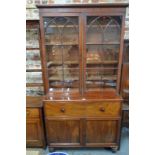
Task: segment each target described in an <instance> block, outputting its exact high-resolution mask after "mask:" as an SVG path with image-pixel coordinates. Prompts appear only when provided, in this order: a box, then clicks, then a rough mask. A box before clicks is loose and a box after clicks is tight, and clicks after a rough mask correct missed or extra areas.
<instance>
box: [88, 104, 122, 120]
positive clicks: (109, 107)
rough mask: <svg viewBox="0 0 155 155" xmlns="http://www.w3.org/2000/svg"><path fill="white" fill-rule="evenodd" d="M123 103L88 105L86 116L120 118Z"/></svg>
mask: <svg viewBox="0 0 155 155" xmlns="http://www.w3.org/2000/svg"><path fill="white" fill-rule="evenodd" d="M120 114H121V103H120V102H98V103H87V104H86V115H87V116H88V117H89V116H90V117H98V116H100V117H102V116H108V117H113V116H120Z"/></svg>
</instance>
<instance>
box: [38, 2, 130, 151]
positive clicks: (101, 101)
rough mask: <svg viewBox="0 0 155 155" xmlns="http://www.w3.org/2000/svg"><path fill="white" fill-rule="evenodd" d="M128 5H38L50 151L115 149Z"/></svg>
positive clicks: (45, 112) (117, 139)
mask: <svg viewBox="0 0 155 155" xmlns="http://www.w3.org/2000/svg"><path fill="white" fill-rule="evenodd" d="M127 6H128V4H121V3H117V4H55V5H38V6H37V7H38V8H39V14H40V34H41V36H40V37H41V58H42V72H43V81H44V89H45V93H46V97H45V99H44V101H43V103H44V104H43V107H44V117H45V126H46V127H45V128H46V138H47V143H48V146H49V148H50V149H52V148H58V147H60V148H62V147H111V148H112V149H113V150H117V149H118V148H119V143H120V125H121V107H122V104H121V102H122V98H121V96H120V95H119V93H120V80H121V66H122V50H123V37H124V22H125V21H124V19H125V10H126V7H127Z"/></svg>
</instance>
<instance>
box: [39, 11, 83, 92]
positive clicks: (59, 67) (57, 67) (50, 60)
mask: <svg viewBox="0 0 155 155" xmlns="http://www.w3.org/2000/svg"><path fill="white" fill-rule="evenodd" d="M79 18H80V17H79V16H78V14H68V15H65V16H64V15H63V14H62V16H61V14H59V15H58V16H53V17H52V16H50V17H43V18H42V20H41V23H42V24H43V30H44V31H43V33H44V34H42V42H43V47H42V49H43V59H44V60H43V66H44V68H45V69H44V70H45V73H44V80H45V83H46V86H45V87H46V91H47V92H48V91H50V92H57V91H59V92H70V91H72V92H79V91H80V89H81V88H80V77H81V75H80V73H81V71H80V64H81V57H80V52H79V51H80V50H79V49H80V45H79V42H80V41H79V40H80V39H79V38H80V37H79V31H80V30H79ZM44 57H45V58H44Z"/></svg>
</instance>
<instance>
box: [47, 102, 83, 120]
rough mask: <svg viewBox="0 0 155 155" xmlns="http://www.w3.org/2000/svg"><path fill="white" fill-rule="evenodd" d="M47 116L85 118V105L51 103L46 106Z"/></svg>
mask: <svg viewBox="0 0 155 155" xmlns="http://www.w3.org/2000/svg"><path fill="white" fill-rule="evenodd" d="M44 109H45V116H80V117H81V116H84V115H85V106H84V105H83V103H77V102H75V103H72V102H71V103H70V102H55V101H53V102H52V101H49V102H45V104H44Z"/></svg>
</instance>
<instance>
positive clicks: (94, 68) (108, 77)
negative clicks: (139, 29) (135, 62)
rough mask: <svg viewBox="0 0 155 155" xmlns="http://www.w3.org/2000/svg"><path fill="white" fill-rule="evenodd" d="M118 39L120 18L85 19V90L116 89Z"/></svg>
mask: <svg viewBox="0 0 155 155" xmlns="http://www.w3.org/2000/svg"><path fill="white" fill-rule="evenodd" d="M120 38H121V18H120V17H117V16H115V17H113V16H90V17H87V37H86V52H87V53H86V90H88V91H89V90H94V89H103V88H105V87H107V88H111V87H112V88H113V87H116V80H117V72H118V55H119V46H120V45H119V44H120Z"/></svg>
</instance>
